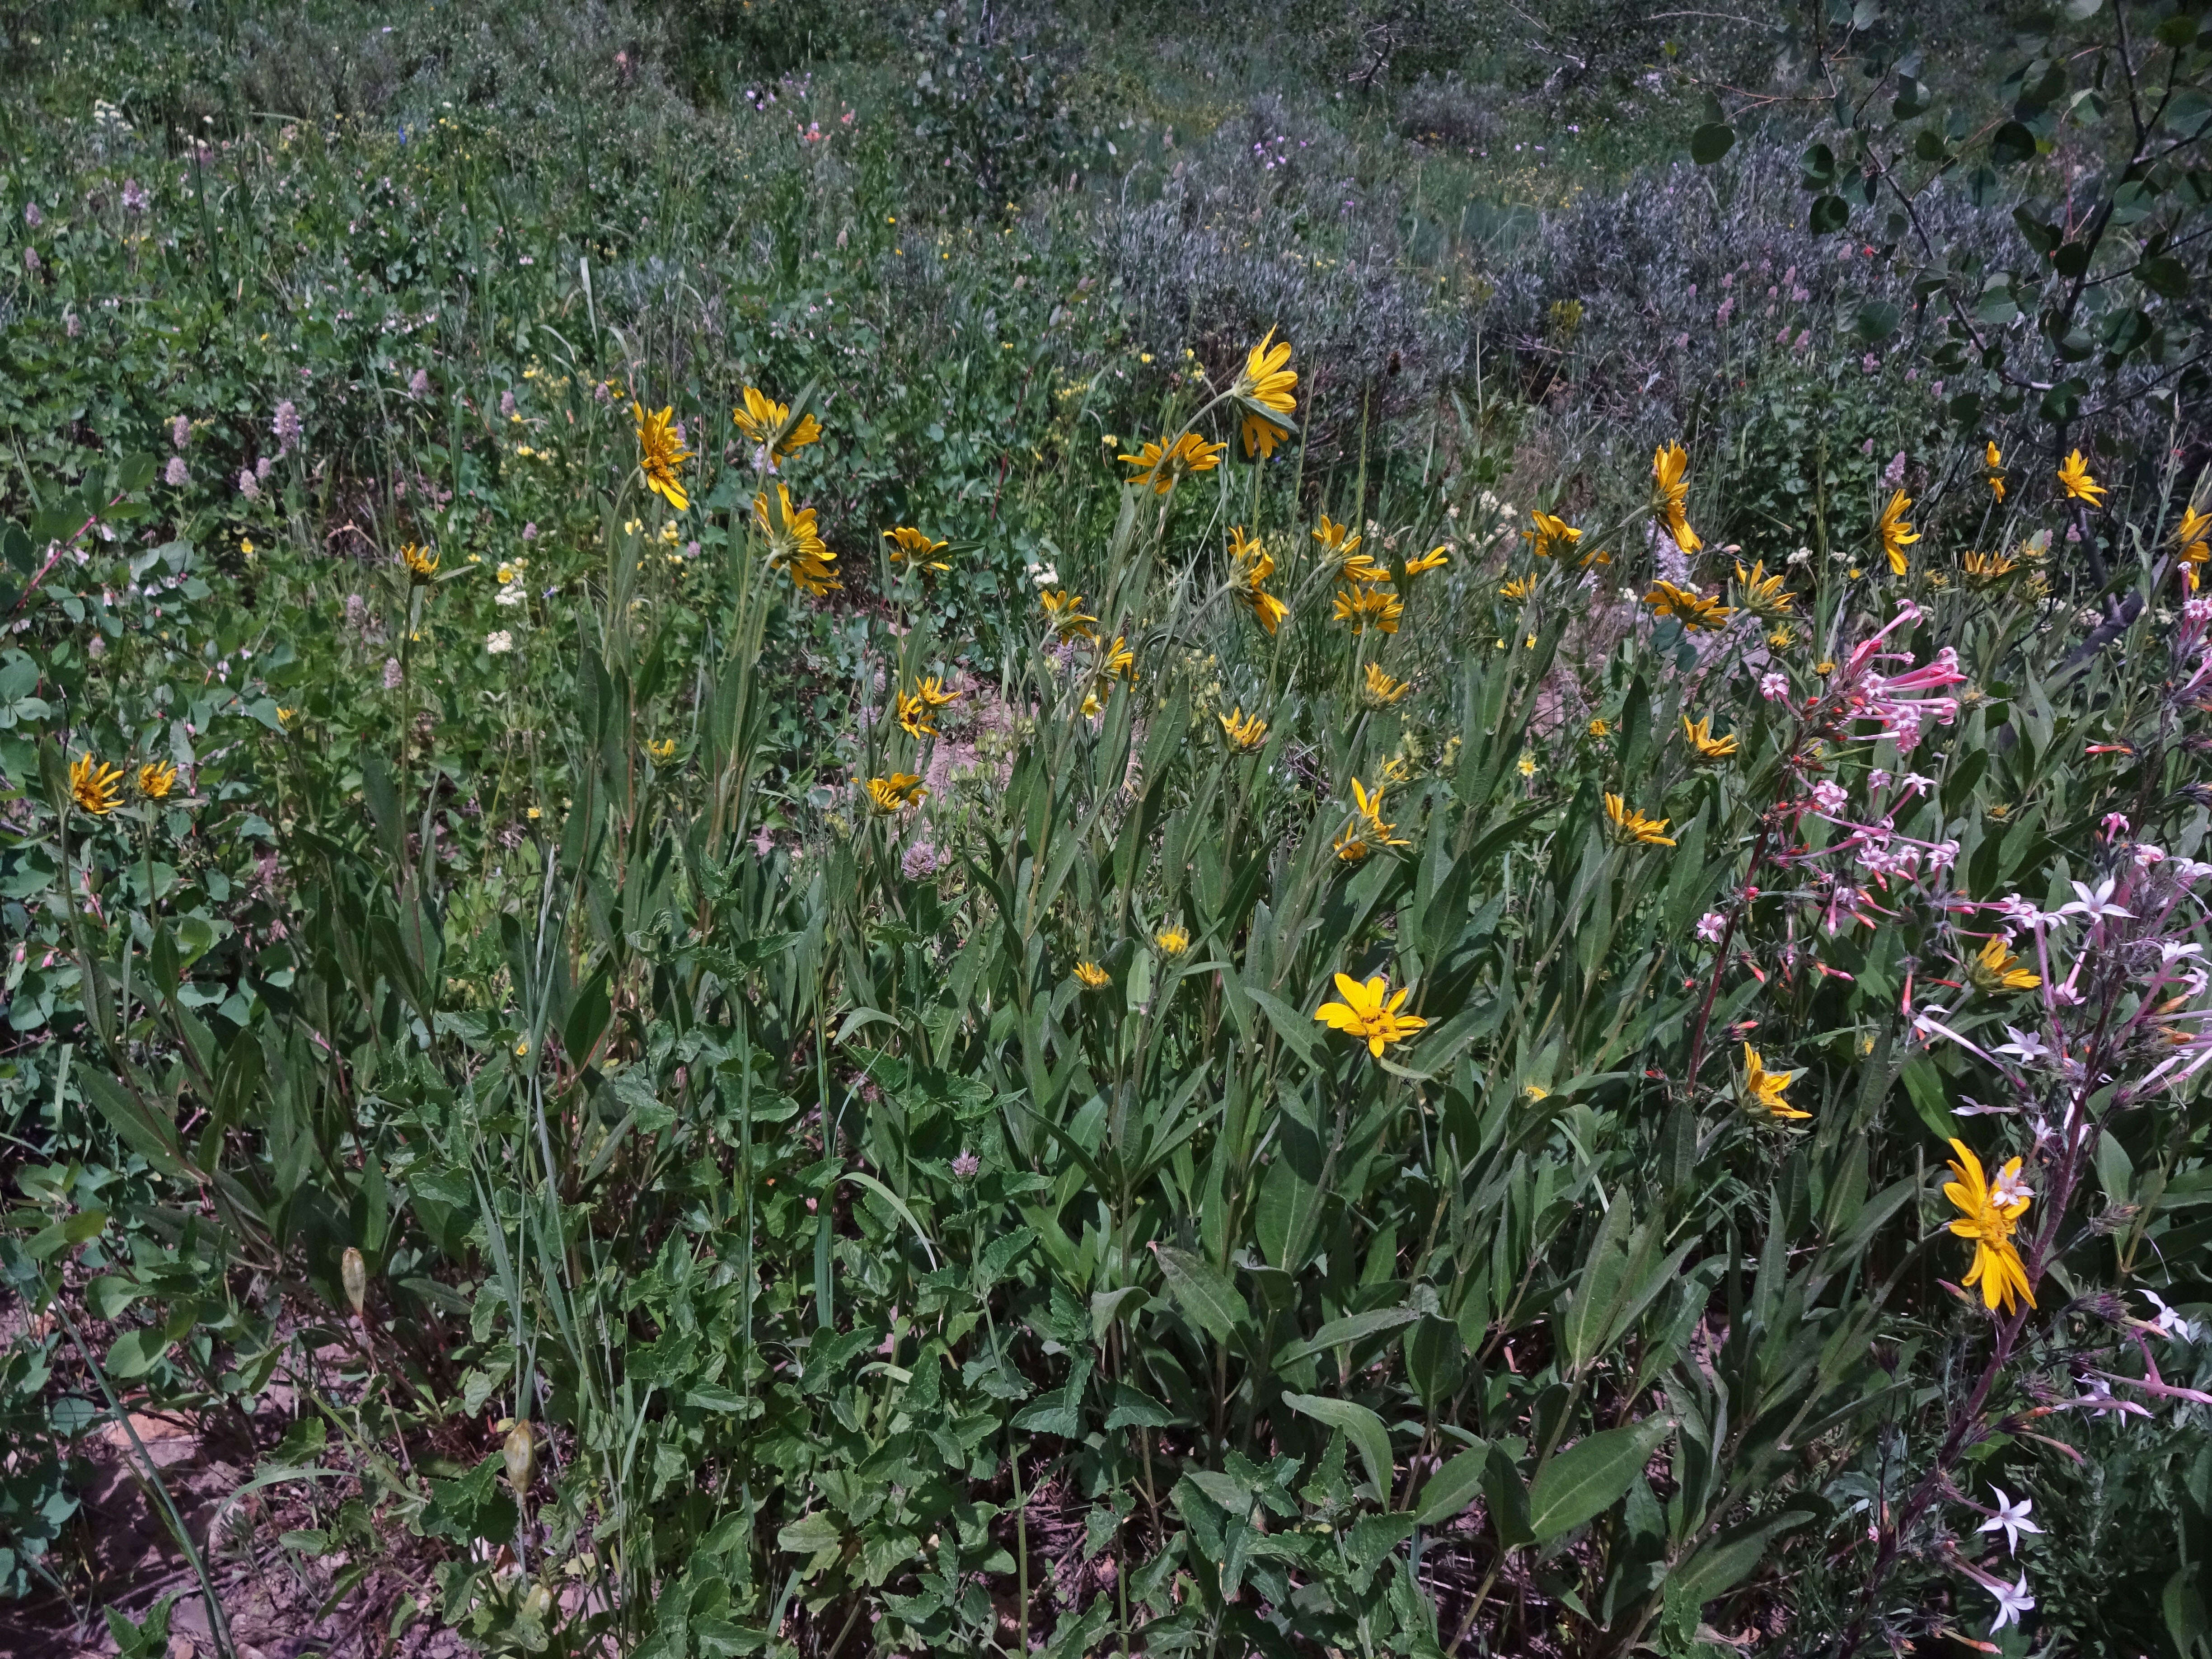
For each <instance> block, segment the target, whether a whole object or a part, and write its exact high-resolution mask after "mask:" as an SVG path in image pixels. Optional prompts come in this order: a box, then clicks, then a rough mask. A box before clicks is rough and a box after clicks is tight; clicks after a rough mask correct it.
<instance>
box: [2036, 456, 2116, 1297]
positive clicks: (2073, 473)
mask: <svg viewBox="0 0 2212 1659" xmlns="http://www.w3.org/2000/svg"><path fill="white" fill-rule="evenodd" d="M2058 488H2059V489H2060V490H2061V491H2062V492H2063V493H2064V495H2066V497H2067V499H2069V501H2087V503H2088V504H2089V505H2090V506H2092V507H2099V506H2101V505H2103V503H2104V499H2105V486H2104V485H2102V484H2100V483H2098V482H2097V481H2096V479H2095V478H2093V477H2091V476H2090V473H2089V463H2088V462H2087V461H2085V460H2083V459H2081V451H2080V450H2078V449H2077V450H2075V452H2074V453H2072V454H2070V455H2069V456H2068V457H2067V458H2066V459H2064V460H2063V461H2062V462H2060V463H2059V466H2058ZM2030 1305H2031V1306H2032V1305H2033V1304H2030Z"/></svg>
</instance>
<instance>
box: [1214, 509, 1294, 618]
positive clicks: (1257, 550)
mask: <svg viewBox="0 0 2212 1659" xmlns="http://www.w3.org/2000/svg"><path fill="white" fill-rule="evenodd" d="M1273 574H1275V559H1274V556H1273V554H1271V553H1269V552H1268V551H1267V549H1266V548H1265V547H1263V546H1262V545H1261V544H1260V542H1259V540H1258V538H1255V537H1251V536H1247V535H1246V534H1245V533H1244V527H1243V526H1242V525H1238V526H1236V527H1235V528H1233V529H1232V530H1231V531H1230V532H1229V581H1230V591H1231V593H1232V594H1233V595H1234V596H1235V598H1236V599H1237V603H1238V604H1239V605H1243V607H1244V608H1245V609H1246V610H1248V611H1250V612H1251V613H1252V616H1253V618H1254V619H1255V621H1257V622H1258V623H1259V624H1260V626H1261V627H1262V628H1264V629H1267V632H1268V633H1270V634H1273V632H1274V631H1275V629H1276V628H1277V627H1278V626H1279V625H1280V623H1282V620H1283V618H1284V617H1287V616H1289V615H1290V614H1291V607H1290V606H1288V605H1285V604H1284V603H1283V602H1282V601H1281V600H1280V599H1277V598H1276V597H1275V596H1274V595H1273V593H1270V592H1267V588H1266V586H1264V584H1265V583H1266V581H1267V578H1268V577H1270V576H1272V575H1273Z"/></svg>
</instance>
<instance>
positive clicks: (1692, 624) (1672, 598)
mask: <svg viewBox="0 0 2212 1659" xmlns="http://www.w3.org/2000/svg"><path fill="white" fill-rule="evenodd" d="M1644 604H1646V605H1650V607H1651V608H1652V610H1653V611H1656V612H1657V613H1658V614H1659V615H1660V616H1662V617H1677V618H1679V619H1680V622H1681V623H1682V626H1683V627H1685V628H1704V629H1712V630H1715V631H1717V630H1718V629H1723V628H1726V627H1727V626H1728V625H1729V621H1730V619H1732V618H1733V617H1735V611H1734V609H1733V608H1731V607H1730V606H1728V605H1723V604H1722V603H1721V602H1720V601H1719V600H1718V599H1705V598H1704V597H1703V596H1702V595H1700V594H1699V593H1698V592H1696V591H1695V590H1694V589H1692V588H1687V587H1677V586H1675V585H1674V583H1672V582H1670V581H1656V582H1654V583H1652V584H1651V588H1650V592H1647V593H1645V594H1644Z"/></svg>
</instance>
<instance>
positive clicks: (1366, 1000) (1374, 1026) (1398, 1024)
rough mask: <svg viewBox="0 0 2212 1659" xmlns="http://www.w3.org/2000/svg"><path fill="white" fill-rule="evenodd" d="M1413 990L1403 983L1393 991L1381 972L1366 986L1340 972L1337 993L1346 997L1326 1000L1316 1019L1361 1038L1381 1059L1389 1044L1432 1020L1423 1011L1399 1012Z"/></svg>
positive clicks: (1315, 1014)
mask: <svg viewBox="0 0 2212 1659" xmlns="http://www.w3.org/2000/svg"><path fill="white" fill-rule="evenodd" d="M1412 989H1413V987H1411V986H1408V985H1401V986H1400V987H1398V989H1397V990H1396V991H1395V992H1393V991H1392V990H1391V989H1390V981H1389V980H1388V979H1386V978H1384V977H1383V975H1380V974H1377V975H1375V976H1374V977H1373V978H1372V979H1370V980H1369V981H1367V982H1366V983H1365V984H1364V985H1363V984H1361V983H1360V982H1359V981H1358V980H1356V979H1354V978H1352V975H1349V974H1339V975H1336V994H1337V995H1338V996H1340V997H1341V998H1343V999H1344V1000H1342V1001H1341V1002H1324V1003H1322V1006H1320V1007H1319V1008H1317V1009H1316V1010H1315V1011H1314V1018H1315V1019H1316V1020H1318V1021H1319V1022H1320V1023H1321V1024H1323V1025H1326V1026H1328V1028H1329V1030H1332V1031H1343V1032H1345V1033H1346V1034H1348V1035H1349V1036H1356V1037H1358V1038H1359V1039H1360V1040H1361V1041H1362V1042H1365V1043H1366V1045H1367V1052H1368V1053H1369V1054H1371V1055H1372V1056H1374V1057H1375V1058H1376V1059H1377V1060H1380V1059H1381V1058H1382V1057H1383V1049H1384V1048H1386V1047H1389V1046H1392V1045H1394V1044H1397V1043H1402V1042H1405V1041H1406V1040H1407V1038H1408V1037H1410V1036H1412V1035H1413V1033H1414V1032H1415V1031H1418V1030H1420V1029H1421V1028H1422V1027H1423V1026H1425V1025H1426V1024H1428V1023H1429V1022H1428V1021H1427V1020H1425V1019H1424V1018H1421V1017H1420V1016H1419V1014H1401V1013H1400V1012H1398V1010H1399V1009H1401V1008H1402V1007H1403V1006H1405V1003H1406V998H1407V995H1408V994H1410V993H1411V991H1412Z"/></svg>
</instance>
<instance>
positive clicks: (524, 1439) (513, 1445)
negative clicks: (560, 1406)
mask: <svg viewBox="0 0 2212 1659" xmlns="http://www.w3.org/2000/svg"><path fill="white" fill-rule="evenodd" d="M500 1455H501V1457H503V1458H505V1459H506V1460H507V1485H509V1486H513V1488H514V1492H515V1496H516V1497H518V1498H520V1497H523V1496H526V1495H527V1493H528V1492H529V1491H530V1472H531V1470H532V1468H535V1467H537V1463H538V1441H537V1438H536V1437H534V1436H533V1435H532V1433H531V1432H530V1425H529V1424H527V1423H518V1424H516V1425H514V1426H513V1428H511V1429H509V1430H508V1431H507V1438H506V1440H505V1441H504V1442H502V1443H501V1446H500Z"/></svg>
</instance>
